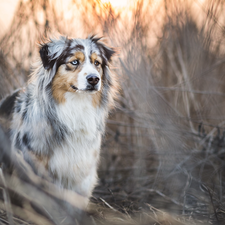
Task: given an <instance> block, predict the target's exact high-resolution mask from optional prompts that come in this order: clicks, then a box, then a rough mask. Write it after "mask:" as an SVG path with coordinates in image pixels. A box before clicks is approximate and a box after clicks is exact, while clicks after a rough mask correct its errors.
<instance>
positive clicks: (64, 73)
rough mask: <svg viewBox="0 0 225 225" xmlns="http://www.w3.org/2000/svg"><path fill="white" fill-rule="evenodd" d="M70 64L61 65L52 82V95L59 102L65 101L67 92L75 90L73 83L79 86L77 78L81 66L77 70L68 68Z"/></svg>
mask: <svg viewBox="0 0 225 225" xmlns="http://www.w3.org/2000/svg"><path fill="white" fill-rule="evenodd" d="M67 66H68V65H65V64H63V65H61V66H60V67H59V69H58V71H57V73H56V75H55V77H54V79H53V82H52V95H53V97H54V99H55V100H56V101H57V102H58V103H64V102H65V101H66V99H65V93H66V92H75V91H76V90H74V89H73V88H72V87H71V85H74V86H75V87H77V86H78V82H77V78H78V73H79V72H80V71H81V68H79V69H77V70H75V71H74V70H66V67H67Z"/></svg>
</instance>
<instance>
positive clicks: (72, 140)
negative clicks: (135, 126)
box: [11, 36, 117, 198]
mask: <svg viewBox="0 0 225 225" xmlns="http://www.w3.org/2000/svg"><path fill="white" fill-rule="evenodd" d="M39 53H40V61H39V62H38V65H37V68H36V69H35V71H34V72H33V74H32V76H31V78H30V80H29V82H28V85H27V86H26V88H24V89H22V90H21V91H20V92H19V94H18V96H17V99H16V102H15V104H14V111H13V118H12V124H11V132H12V144H13V147H14V148H15V149H18V150H20V152H21V153H22V154H23V157H24V159H25V160H26V161H27V162H28V163H29V164H30V165H31V166H32V167H34V168H36V170H37V173H41V171H43V170H44V171H47V173H48V174H49V175H50V177H51V178H52V181H53V182H54V183H55V184H56V185H57V186H58V187H60V188H63V189H69V190H73V191H75V192H77V193H78V194H80V195H82V196H85V197H87V198H89V197H90V196H91V194H92V191H93V188H94V187H95V185H96V183H97V167H98V161H99V155H100V146H101V138H102V135H103V134H104V130H105V122H106V118H107V115H108V111H109V108H110V106H111V105H112V104H113V101H114V96H115V93H116V89H117V88H116V81H115V77H114V76H113V73H111V72H110V68H109V66H110V62H111V60H112V56H113V55H114V54H115V50H114V49H113V48H111V47H109V46H107V45H106V44H105V43H104V42H102V39H101V38H97V37H95V36H91V37H88V38H87V39H72V38H67V37H64V36H60V37H59V38H58V39H50V40H48V41H46V42H44V43H42V44H40V49H39Z"/></svg>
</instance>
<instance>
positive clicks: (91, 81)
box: [86, 74, 100, 91]
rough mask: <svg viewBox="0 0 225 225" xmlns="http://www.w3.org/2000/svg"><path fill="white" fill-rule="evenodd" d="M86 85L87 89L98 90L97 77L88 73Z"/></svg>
mask: <svg viewBox="0 0 225 225" xmlns="http://www.w3.org/2000/svg"><path fill="white" fill-rule="evenodd" d="M86 79H87V82H88V85H87V89H88V90H91V91H92V90H98V83H99V80H100V79H99V77H98V76H96V75H95V74H90V75H88V76H87V77H86Z"/></svg>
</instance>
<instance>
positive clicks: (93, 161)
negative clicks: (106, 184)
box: [48, 93, 103, 197]
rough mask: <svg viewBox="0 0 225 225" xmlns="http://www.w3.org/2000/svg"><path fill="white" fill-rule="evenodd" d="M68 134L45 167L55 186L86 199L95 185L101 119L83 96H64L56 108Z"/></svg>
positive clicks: (88, 96)
mask: <svg viewBox="0 0 225 225" xmlns="http://www.w3.org/2000/svg"><path fill="white" fill-rule="evenodd" d="M57 114H58V117H59V119H60V120H61V122H62V123H63V124H64V125H65V126H66V127H67V129H68V130H67V131H68V135H66V137H65V141H64V142H63V144H62V146H59V147H57V148H56V149H54V153H53V156H52V157H51V158H50V160H49V164H48V168H49V171H50V172H51V173H52V174H53V177H54V179H55V183H56V184H57V185H58V186H60V187H63V188H68V189H71V190H74V191H76V192H78V193H80V194H82V195H84V196H86V197H89V196H90V195H91V192H92V189H93V188H94V185H95V184H96V182H97V172H96V170H97V164H98V159H99V151H100V145H101V133H100V131H99V130H98V126H99V122H100V120H101V119H103V118H101V116H100V114H99V112H97V109H96V108H94V107H93V105H92V97H91V95H87V94H77V95H74V94H71V93H67V94H66V102H65V103H64V104H60V105H59V106H58V108H57Z"/></svg>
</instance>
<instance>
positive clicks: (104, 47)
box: [90, 35, 116, 62]
mask: <svg viewBox="0 0 225 225" xmlns="http://www.w3.org/2000/svg"><path fill="white" fill-rule="evenodd" d="M90 39H91V41H92V42H94V43H95V44H96V45H97V46H98V48H99V49H100V51H101V52H102V54H103V55H104V56H105V57H106V59H107V61H108V62H110V61H111V58H112V56H113V55H115V53H116V50H115V49H114V48H112V47H109V46H108V45H106V44H105V43H104V42H101V41H99V40H101V39H102V38H101V37H96V36H94V35H93V36H91V37H90Z"/></svg>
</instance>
